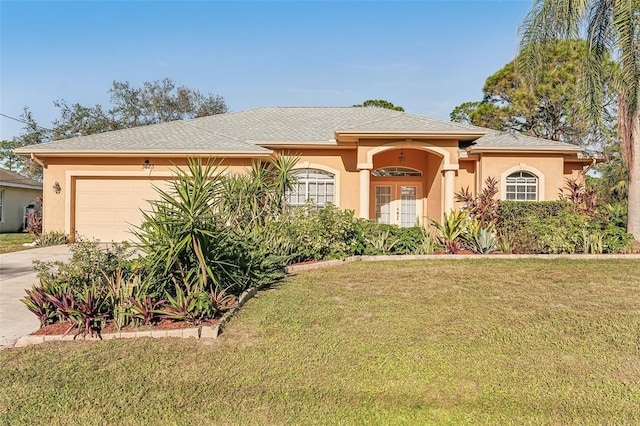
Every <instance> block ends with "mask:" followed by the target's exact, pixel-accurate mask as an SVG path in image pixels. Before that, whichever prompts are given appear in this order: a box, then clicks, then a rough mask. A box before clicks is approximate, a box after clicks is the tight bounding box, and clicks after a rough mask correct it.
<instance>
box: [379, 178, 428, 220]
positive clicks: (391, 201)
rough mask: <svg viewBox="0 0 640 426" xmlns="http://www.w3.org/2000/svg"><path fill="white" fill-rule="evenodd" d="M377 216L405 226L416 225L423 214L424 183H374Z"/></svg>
mask: <svg viewBox="0 0 640 426" xmlns="http://www.w3.org/2000/svg"><path fill="white" fill-rule="evenodd" d="M374 200H375V218H376V220H377V221H378V222H380V223H388V224H393V225H398V226H400V227H403V228H408V227H411V226H415V225H416V224H417V223H419V221H420V216H421V215H422V208H421V207H422V203H421V201H422V185H421V184H418V183H404V182H403V183H374Z"/></svg>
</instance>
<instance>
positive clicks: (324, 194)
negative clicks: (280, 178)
mask: <svg viewBox="0 0 640 426" xmlns="http://www.w3.org/2000/svg"><path fill="white" fill-rule="evenodd" d="M294 173H295V177H296V181H297V182H296V184H295V185H294V187H293V189H292V190H291V191H289V192H288V193H287V204H288V205H289V206H303V205H305V204H306V203H307V202H310V203H311V204H314V205H315V206H316V207H317V208H322V207H324V206H325V205H326V204H327V203H333V202H334V200H335V187H336V179H335V176H334V175H333V173H329V172H325V171H324V170H319V169H301V170H296V171H294Z"/></svg>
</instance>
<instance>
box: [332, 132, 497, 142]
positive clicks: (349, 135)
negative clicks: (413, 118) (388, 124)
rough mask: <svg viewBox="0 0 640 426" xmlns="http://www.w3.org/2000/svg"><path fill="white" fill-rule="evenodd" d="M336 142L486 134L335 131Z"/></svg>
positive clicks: (473, 136)
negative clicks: (340, 140)
mask: <svg viewBox="0 0 640 426" xmlns="http://www.w3.org/2000/svg"><path fill="white" fill-rule="evenodd" d="M334 133H335V135H336V140H339V139H340V138H360V139H378V138H389V137H396V138H439V139H455V140H474V139H478V138H479V137H482V136H484V135H486V134H487V132H483V131H473V132H450V131H415V132H411V131H394V130H389V131H380V130H374V131H368V130H336V131H335V132H334Z"/></svg>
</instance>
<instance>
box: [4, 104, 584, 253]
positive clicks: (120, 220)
mask: <svg viewBox="0 0 640 426" xmlns="http://www.w3.org/2000/svg"><path fill="white" fill-rule="evenodd" d="M16 152H17V153H19V154H21V155H25V156H30V157H31V158H33V159H34V160H35V161H37V162H39V163H41V164H42V165H44V168H45V169H44V230H45V231H64V232H66V233H69V234H73V233H74V232H77V233H78V234H80V235H83V236H86V237H89V238H96V239H100V240H102V241H111V240H115V241H119V240H125V239H130V238H131V234H130V233H129V232H128V230H129V229H130V228H131V225H132V224H138V223H139V221H140V217H141V215H140V209H141V208H146V207H147V206H148V204H147V202H146V200H148V199H151V198H153V197H155V191H154V190H153V188H152V184H156V185H162V182H163V181H166V179H167V178H169V177H170V176H171V170H172V168H173V167H174V166H173V165H178V166H181V165H185V164H186V162H187V159H188V158H189V157H194V156H199V157H205V158H207V157H216V158H218V159H220V160H221V161H222V164H223V165H224V166H226V167H227V168H228V169H227V170H228V171H229V172H241V171H243V170H244V168H245V167H248V166H250V165H251V163H252V161H255V160H261V159H267V158H269V157H271V156H273V155H275V154H277V153H284V154H287V153H289V154H299V155H300V161H299V162H298V165H297V168H298V169H299V172H298V173H299V174H298V178H299V185H298V187H297V189H296V191H294V193H293V194H292V195H291V197H290V201H291V203H292V204H302V203H304V202H305V201H306V200H307V199H312V200H313V202H315V203H316V204H318V205H323V204H325V203H328V202H332V203H334V204H336V205H337V206H339V207H341V208H344V209H352V210H354V211H355V214H356V216H358V217H362V218H370V219H375V220H378V221H380V222H385V223H393V224H398V225H400V226H413V225H415V224H416V223H423V222H425V218H426V217H430V218H434V219H436V220H441V219H442V217H443V213H444V212H446V211H449V210H450V209H452V208H455V207H456V203H455V200H454V194H455V192H458V191H460V190H461V189H463V188H466V187H469V188H470V189H471V190H472V191H479V190H480V189H481V188H482V185H483V182H484V181H485V180H486V179H487V178H488V177H494V178H496V179H497V180H498V181H499V182H500V198H501V199H512V200H522V201H527V200H553V199H557V198H558V192H559V188H560V187H562V186H563V185H564V178H566V177H570V176H578V175H579V173H580V172H581V171H582V170H583V169H585V168H586V167H588V165H589V164H591V163H592V161H594V159H593V158H590V157H589V155H586V154H585V153H584V152H583V149H582V148H580V147H578V146H575V145H569V144H565V143H559V142H554V141H550V140H544V139H539V138H533V137H527V136H522V135H515V134H511V133H505V132H497V131H493V130H489V129H484V128H479V127H474V126H467V125H463V124H459V123H452V122H448V121H442V120H436V119H432V118H428V117H423V116H419V115H415V114H409V113H405V112H399V111H392V110H387V109H380V108H361V107H360V108H356V107H346V108H345V107H338V108H325V107H317V108H297V107H273V108H257V109H252V110H246V111H238V112H232V113H226V114H220V115H214V116H209V117H203V118H198V119H192V120H186V121H173V122H169V123H162V124H157V125H151V126H145V127H138V128H133V129H126V130H118V131H113V132H107V133H101V134H97V135H91V136H84V137H76V138H72V139H65V140H59V141H53V142H49V143H45V144H41V145H34V146H28V147H24V148H21V149H19V150H17V151H16Z"/></svg>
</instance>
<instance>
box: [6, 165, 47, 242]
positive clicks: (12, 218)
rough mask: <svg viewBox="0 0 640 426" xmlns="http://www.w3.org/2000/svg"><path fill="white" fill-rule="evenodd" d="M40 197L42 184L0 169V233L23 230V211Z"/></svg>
mask: <svg viewBox="0 0 640 426" xmlns="http://www.w3.org/2000/svg"><path fill="white" fill-rule="evenodd" d="M41 195H42V183H40V182H36V181H35V180H33V179H29V178H27V177H24V176H21V175H19V174H17V173H14V172H12V171H11V170H7V169H3V168H0V233H3V232H19V231H21V230H23V229H24V228H25V213H26V211H25V209H26V208H27V207H28V206H30V205H32V204H33V200H34V199H35V198H36V197H39V196H41Z"/></svg>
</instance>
